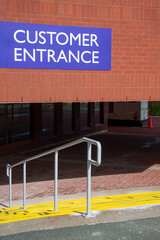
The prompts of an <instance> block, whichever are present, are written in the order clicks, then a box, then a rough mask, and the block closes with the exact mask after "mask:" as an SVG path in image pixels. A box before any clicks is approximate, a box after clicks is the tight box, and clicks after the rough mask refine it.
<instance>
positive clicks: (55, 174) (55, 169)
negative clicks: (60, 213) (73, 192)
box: [54, 151, 58, 211]
mask: <svg viewBox="0 0 160 240" xmlns="http://www.w3.org/2000/svg"><path fill="white" fill-rule="evenodd" d="M57 195H58V151H55V153H54V211H57Z"/></svg>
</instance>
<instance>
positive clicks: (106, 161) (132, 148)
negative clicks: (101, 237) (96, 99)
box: [0, 118, 160, 204]
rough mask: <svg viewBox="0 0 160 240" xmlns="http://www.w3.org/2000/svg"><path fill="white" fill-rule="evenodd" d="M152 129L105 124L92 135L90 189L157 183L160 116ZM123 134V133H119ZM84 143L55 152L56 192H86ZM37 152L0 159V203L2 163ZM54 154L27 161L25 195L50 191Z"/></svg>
mask: <svg viewBox="0 0 160 240" xmlns="http://www.w3.org/2000/svg"><path fill="white" fill-rule="evenodd" d="M152 120H153V128H138V127H137V128H135V127H109V128H108V129H109V133H103V134H98V135H96V136H94V137H91V138H94V139H97V140H99V141H100V142H101V144H102V165H101V166H100V167H99V168H97V167H92V191H100V190H111V189H124V188H135V187H146V186H160V118H153V119H152ZM123 133H125V134H123ZM86 148H87V147H86V144H85V143H83V144H80V145H77V146H74V147H72V148H69V149H66V150H63V151H61V152H59V182H58V191H59V194H74V193H80V192H86V188H87V187H86V175H87V165H86ZM35 153H37V151H35V152H34V153H33V152H28V153H27V152H25V153H20V154H18V155H12V156H6V157H3V158H1V163H0V164H1V171H0V193H1V194H0V203H2V204H3V203H5V202H6V201H8V198H9V189H8V178H7V177H6V164H7V163H10V164H12V163H14V162H17V161H20V160H23V159H24V158H25V157H27V156H30V155H33V154H35ZM53 159H54V156H53V155H49V156H47V157H43V158H41V159H39V160H35V161H33V162H30V163H27V198H35V197H42V196H43V197H44V196H51V195H53V194H54V180H53V179H54V160H53ZM13 183H14V186H13V199H14V200H19V199H22V167H21V166H20V167H16V168H15V169H14V170H13Z"/></svg>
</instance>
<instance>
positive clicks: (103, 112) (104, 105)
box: [100, 102, 108, 127]
mask: <svg viewBox="0 0 160 240" xmlns="http://www.w3.org/2000/svg"><path fill="white" fill-rule="evenodd" d="M100 123H101V124H104V125H105V126H106V127H107V125H108V102H101V103H100Z"/></svg>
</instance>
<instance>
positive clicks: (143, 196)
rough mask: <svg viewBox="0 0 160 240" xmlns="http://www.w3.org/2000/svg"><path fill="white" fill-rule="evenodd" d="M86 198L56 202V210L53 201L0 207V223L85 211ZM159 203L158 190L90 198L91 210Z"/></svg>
mask: <svg viewBox="0 0 160 240" xmlns="http://www.w3.org/2000/svg"><path fill="white" fill-rule="evenodd" d="M86 204H87V202H86V199H77V200H68V201H60V202H58V211H57V212H55V211H54V203H53V202H50V203H42V204H33V205H28V206H27V209H25V210H24V209H22V206H21V207H12V208H2V209H0V224H3V223H9V222H16V221H23V220H28V219H34V218H42V217H49V216H58V215H68V214H75V213H85V212H86V211H87V210H86ZM148 204H160V191H157V192H145V193H134V194H124V195H114V196H106V197H96V198H92V199H91V211H102V210H108V209H116V208H126V207H134V206H142V205H148Z"/></svg>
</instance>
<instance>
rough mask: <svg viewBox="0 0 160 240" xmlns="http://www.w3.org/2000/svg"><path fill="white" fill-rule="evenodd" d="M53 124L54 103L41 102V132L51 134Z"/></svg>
mask: <svg viewBox="0 0 160 240" xmlns="http://www.w3.org/2000/svg"><path fill="white" fill-rule="evenodd" d="M53 125H54V104H53V103H43V104H42V133H43V134H44V135H52V134H53Z"/></svg>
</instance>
